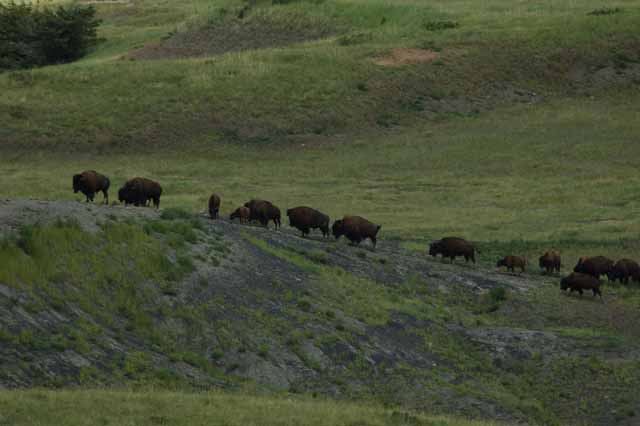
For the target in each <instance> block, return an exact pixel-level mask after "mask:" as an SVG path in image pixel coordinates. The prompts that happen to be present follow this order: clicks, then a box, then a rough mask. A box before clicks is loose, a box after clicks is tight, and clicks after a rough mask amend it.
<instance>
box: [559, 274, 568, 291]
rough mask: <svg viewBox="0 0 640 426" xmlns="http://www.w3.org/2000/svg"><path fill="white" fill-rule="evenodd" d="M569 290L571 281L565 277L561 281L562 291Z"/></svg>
mask: <svg viewBox="0 0 640 426" xmlns="http://www.w3.org/2000/svg"><path fill="white" fill-rule="evenodd" d="M568 288H569V280H568V277H564V278H563V279H561V280H560V290H566V289H568Z"/></svg>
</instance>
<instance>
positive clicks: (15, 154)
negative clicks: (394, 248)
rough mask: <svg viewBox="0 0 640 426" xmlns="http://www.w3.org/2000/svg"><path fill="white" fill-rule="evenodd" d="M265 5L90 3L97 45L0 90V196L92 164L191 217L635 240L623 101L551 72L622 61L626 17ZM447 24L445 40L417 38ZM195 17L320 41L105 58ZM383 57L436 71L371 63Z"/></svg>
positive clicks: (403, 232) (612, 89)
mask: <svg viewBox="0 0 640 426" xmlns="http://www.w3.org/2000/svg"><path fill="white" fill-rule="evenodd" d="M268 3H269V2H258V4H257V6H255V7H254V8H253V9H252V12H251V13H250V14H249V16H248V17H247V18H245V20H244V21H242V23H241V24H238V21H239V20H238V19H237V18H235V15H234V13H235V12H236V11H237V10H238V8H239V7H240V6H241V5H242V2H239V1H232V0H228V1H219V2H215V3H214V4H210V3H207V2H199V1H192V2H180V3H179V4H178V3H173V2H160V1H143V2H136V3H135V4H127V3H107V4H104V5H98V6H97V7H98V10H99V15H100V16H101V17H102V18H103V19H104V24H103V26H102V27H101V33H100V35H101V36H102V37H104V38H105V40H106V41H105V42H104V43H102V44H101V45H99V46H98V48H97V49H96V50H95V51H94V52H93V53H92V54H90V55H89V56H88V57H87V58H86V59H84V60H82V61H80V62H78V63H75V64H70V65H64V66H54V67H46V68H43V69H39V70H33V71H22V72H13V73H5V74H2V75H0V90H2V93H3V97H2V99H1V100H0V120H1V121H2V122H3V124H4V125H3V126H2V128H1V129H0V138H2V139H4V143H3V144H2V147H0V149H2V151H3V153H2V160H0V194H2V196H5V197H37V198H47V199H62V198H64V199H69V198H74V196H73V194H72V193H71V192H70V190H69V188H70V176H71V174H73V173H75V172H77V171H80V170H84V169H87V168H95V169H97V170H99V171H102V172H103V173H105V174H107V175H109V176H110V177H111V178H112V181H113V186H114V190H112V192H113V193H115V192H116V191H117V188H118V187H119V185H121V184H122V183H123V182H124V180H126V179H127V178H130V177H133V176H136V175H144V176H149V177H152V178H156V179H157V180H159V181H160V182H161V183H162V184H163V186H164V189H165V192H164V197H163V205H164V206H180V207H185V208H188V209H190V210H193V211H202V210H203V209H204V206H205V203H206V200H207V198H208V195H209V194H210V193H211V192H212V191H215V192H217V193H219V194H220V195H221V196H222V199H223V211H225V212H228V211H231V210H232V209H234V208H235V207H236V206H237V205H239V204H241V203H242V202H244V201H245V200H247V199H249V198H251V197H255V196H259V197H264V198H267V199H270V200H273V201H274V202H275V203H276V204H277V205H279V206H281V207H282V208H287V207H292V206H295V205H301V204H306V205H312V206H315V207H317V208H319V209H321V210H324V211H326V212H327V213H329V214H330V215H331V216H332V217H338V216H341V215H343V214H347V213H349V214H360V215H363V216H366V217H368V218H370V219H372V220H373V221H375V222H377V223H380V224H382V225H383V233H384V235H385V236H394V237H403V238H408V239H413V240H418V241H421V240H424V239H428V238H432V237H436V236H439V235H443V234H452V233H455V234H460V235H463V236H466V237H468V238H471V239H474V240H484V241H487V240H501V241H512V240H534V241H538V242H540V241H542V242H544V241H548V242H550V243H552V242H553V243H554V244H555V242H561V241H604V242H605V243H606V244H605V245H606V246H607V247H609V246H611V244H610V243H611V242H615V241H618V240H619V239H627V238H631V237H633V236H634V235H637V232H638V230H639V226H638V222H637V221H636V220H634V218H635V216H636V215H637V212H638V209H639V205H638V201H637V199H638V197H637V195H638V189H637V188H638V179H639V177H640V176H639V175H638V173H637V168H636V165H635V160H634V159H635V158H636V157H637V156H638V152H637V151H638V149H640V148H638V147H637V144H635V143H633V140H634V138H635V137H637V135H638V134H639V133H640V128H639V126H640V124H638V123H640V120H638V118H639V117H638V112H637V110H636V108H634V105H636V104H637V103H638V99H639V96H640V95H639V94H638V89H637V87H638V86H637V85H634V83H633V81H628V80H629V78H632V77H628V78H627V80H621V81H617V80H615V79H614V80H613V81H610V79H609V80H607V79H605V82H602V81H595V82H592V84H591V85H590V86H589V85H587V86H584V87H582V86H580V82H579V81H577V82H576V81H573V80H571V79H569V78H568V77H567V75H570V74H571V73H572V72H574V71H575V72H578V71H580V70H583V69H584V70H590V69H591V68H593V67H596V68H595V69H599V68H598V67H607V66H611V63H613V64H614V65H613V66H614V68H615V69H616V70H617V72H618V75H619V74H620V73H624V72H626V71H625V70H628V69H630V68H633V67H635V66H636V61H638V60H640V56H638V55H639V52H637V50H635V48H634V47H633V46H634V44H633V43H634V41H636V40H637V36H638V34H637V31H636V28H637V24H638V23H640V8H638V6H637V4H635V2H631V1H626V2H623V1H621V2H617V3H616V5H614V6H619V7H620V8H621V12H620V13H616V14H613V15H611V16H599V17H594V16H589V15H588V14H587V13H588V12H590V11H591V10H594V9H596V8H598V7H599V6H600V2H596V1H581V2H571V3H566V4H562V5H558V4H557V2H550V1H541V2H536V3H535V4H529V5H520V4H515V5H514V4H513V2H511V1H504V0H493V1H490V2H483V3H481V4H478V3H470V2H469V1H448V2H417V1H410V2H382V1H373V2H372V1H368V2H361V1H340V2H337V1H325V2H290V3H288V4H285V5H274V6H271V5H269V4H268ZM383 21H384V22H383ZM444 21H451V22H456V23H458V25H459V26H458V27H457V28H454V29H449V30H441V31H430V30H428V29H427V28H429V26H428V24H429V23H434V22H435V23H438V22H444ZM207 22H209V23H211V24H212V25H220V26H222V27H223V28H225V27H224V26H225V25H246V26H247V28H253V27H252V25H254V24H255V23H256V22H258V23H260V25H271V26H274V27H275V28H287V29H289V30H291V31H294V30H296V29H299V28H300V27H304V26H314V25H315V26H322V27H327V28H331V29H333V31H334V33H335V34H336V35H335V36H333V37H329V38H326V39H323V40H318V41H310V42H307V43H302V44H296V45H294V46H292V47H288V48H274V49H261V50H253V51H246V52H241V53H229V54H227V55H222V56H217V57H214V58H212V59H200V58H196V59H180V60H153V61H146V60H135V61H132V60H122V55H124V54H126V53H127V52H129V51H131V50H132V49H134V48H137V47H140V46H142V45H143V44H144V43H146V42H151V41H157V40H159V39H161V38H162V37H164V36H166V35H167V34H169V33H174V32H178V33H184V32H189V31H194V30H195V29H197V28H199V27H200V26H202V25H204V24H205V23H207ZM283 31H284V30H283ZM259 36H260V34H257V35H256V37H259ZM394 47H424V48H428V49H435V51H438V52H439V54H440V55H441V56H440V59H439V60H437V61H435V62H427V63H419V64H414V65H407V66H402V67H381V66H378V65H376V64H374V63H373V62H372V61H371V58H373V57H375V56H376V55H381V54H384V53H385V52H389V51H390V49H391V48H394ZM616 61H618V62H616ZM616 64H617V65H616ZM633 69H635V68H633ZM576 70H578V71H576ZM493 81H497V82H499V83H500V84H502V85H504V87H512V86H513V87H521V88H526V89H527V90H535V91H536V93H538V94H540V95H541V96H543V99H544V101H542V102H537V103H534V104H528V103H523V102H521V101H522V99H519V101H518V103H517V104H514V103H513V102H511V101H512V100H511V99H510V98H506V99H498V100H496V101H495V102H488V103H487V102H484V103H483V102H480V101H477V98H476V97H482V96H484V95H487V96H490V95H494V97H497V98H500V95H499V93H501V90H497V91H495V90H490V89H486V88H483V86H487V83H488V82H493ZM605 83H606V84H605ZM501 87H502V86H501ZM603 87H604V88H603ZM578 89H580V90H578ZM461 99H462V100H463V101H460V100H461ZM465 99H466V101H465ZM469 99H472V100H473V99H476V101H477V102H476V101H469ZM438 102H440V103H439V104H438ZM465 102H466V104H465ZM458 103H462V104H463V106H460V105H458ZM432 104H437V105H440V107H442V108H440V109H438V107H435V110H434V111H432V112H429V111H431V110H429V108H430V105H432ZM443 105H444V106H443ZM456 105H457V107H456ZM76 198H78V199H79V197H76ZM556 245H560V246H562V248H565V246H567V244H566V243H558V244H556ZM569 245H571V244H569ZM593 249H594V250H598V249H599V248H598V247H597V245H596V247H594V248H593ZM607 250H609V249H607ZM611 250H614V249H613V248H611ZM614 251H615V250H614ZM632 254H636V252H635V251H634V253H632Z"/></svg>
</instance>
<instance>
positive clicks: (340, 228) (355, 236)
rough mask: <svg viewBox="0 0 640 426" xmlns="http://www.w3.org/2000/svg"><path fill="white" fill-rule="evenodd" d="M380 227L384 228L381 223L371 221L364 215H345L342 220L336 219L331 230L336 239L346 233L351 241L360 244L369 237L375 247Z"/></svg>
mask: <svg viewBox="0 0 640 426" xmlns="http://www.w3.org/2000/svg"><path fill="white" fill-rule="evenodd" d="M380 228H382V226H381V225H376V224H375V223H371V222H369V221H368V220H367V219H365V218H363V217H360V216H345V217H343V218H342V219H341V220H336V221H335V222H334V223H333V226H332V228H331V230H332V232H333V236H334V237H335V238H336V240H337V239H338V238H340V237H341V236H343V235H344V236H345V237H347V239H348V240H349V241H351V242H352V243H354V244H356V245H358V244H360V242H361V241H363V240H366V239H367V238H369V239H370V240H371V242H372V243H373V246H374V247H375V246H376V244H377V235H378V232H379V231H380Z"/></svg>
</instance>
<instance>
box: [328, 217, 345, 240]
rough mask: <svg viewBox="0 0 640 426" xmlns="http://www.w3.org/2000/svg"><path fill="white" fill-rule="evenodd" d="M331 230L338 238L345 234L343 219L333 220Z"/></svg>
mask: <svg viewBox="0 0 640 426" xmlns="http://www.w3.org/2000/svg"><path fill="white" fill-rule="evenodd" d="M331 232H332V233H333V236H334V237H336V240H337V239H338V238H340V237H341V236H342V235H344V229H343V224H342V220H336V221H335V222H333V226H332V227H331Z"/></svg>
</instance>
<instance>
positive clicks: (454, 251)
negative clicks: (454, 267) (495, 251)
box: [429, 237, 476, 263]
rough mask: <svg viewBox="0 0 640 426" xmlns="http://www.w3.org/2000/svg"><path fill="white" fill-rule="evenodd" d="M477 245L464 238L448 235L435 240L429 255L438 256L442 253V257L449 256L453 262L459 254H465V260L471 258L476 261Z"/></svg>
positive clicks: (430, 246) (430, 247)
mask: <svg viewBox="0 0 640 426" xmlns="http://www.w3.org/2000/svg"><path fill="white" fill-rule="evenodd" d="M475 251H476V250H475V247H474V246H473V244H471V243H470V242H469V241H467V240H465V239H464V238H458V237H446V238H443V239H441V240H438V241H434V242H432V243H431V244H430V245H429V255H431V256H433V257H436V256H437V255H439V254H440V255H442V258H443V259H444V258H447V257H448V258H449V259H451V262H452V263H453V261H454V260H455V259H456V257H458V256H463V257H464V260H465V262H469V259H471V261H472V262H473V263H476V257H475Z"/></svg>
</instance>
